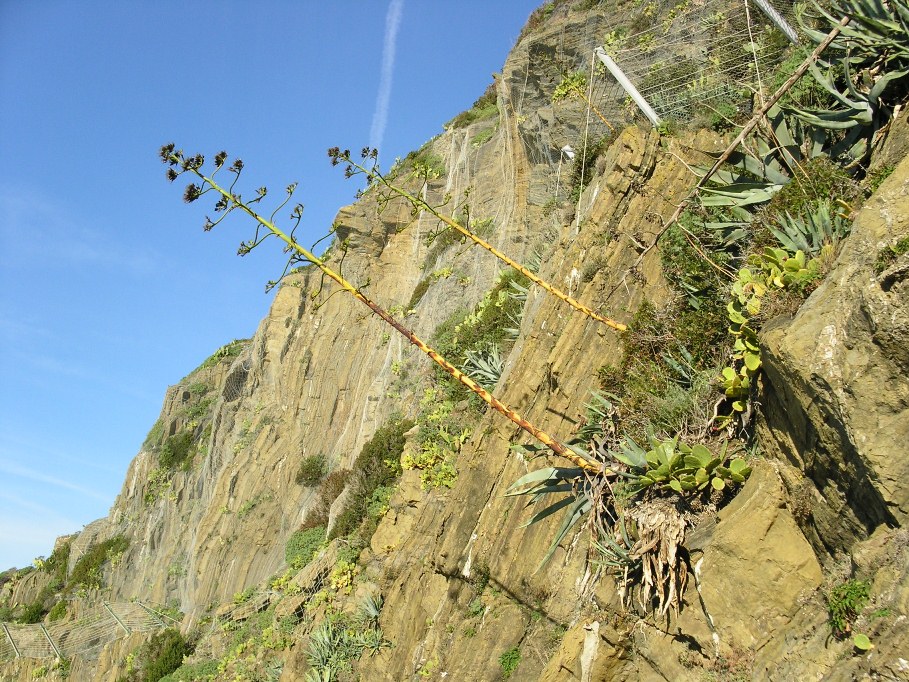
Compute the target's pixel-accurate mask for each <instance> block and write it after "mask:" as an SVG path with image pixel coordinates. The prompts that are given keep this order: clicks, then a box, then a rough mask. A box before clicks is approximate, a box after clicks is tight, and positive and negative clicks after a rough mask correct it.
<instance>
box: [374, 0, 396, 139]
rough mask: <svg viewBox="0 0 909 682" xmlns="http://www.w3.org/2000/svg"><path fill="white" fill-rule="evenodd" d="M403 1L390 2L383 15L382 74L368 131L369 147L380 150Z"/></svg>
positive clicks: (386, 115) (386, 120)
mask: <svg viewBox="0 0 909 682" xmlns="http://www.w3.org/2000/svg"><path fill="white" fill-rule="evenodd" d="M403 10H404V0H391V4H389V5H388V14H386V15H385V40H384V43H383V45H382V73H381V75H380V76H379V93H378V94H377V95H376V110H375V112H374V113H373V115H372V127H371V128H370V130H369V146H370V147H372V148H373V149H381V147H382V142H383V139H384V138H385V125H386V124H387V123H388V103H389V100H390V99H391V77H392V75H393V74H394V66H395V44H396V43H397V41H398V27H399V26H400V25H401V14H402V12H403Z"/></svg>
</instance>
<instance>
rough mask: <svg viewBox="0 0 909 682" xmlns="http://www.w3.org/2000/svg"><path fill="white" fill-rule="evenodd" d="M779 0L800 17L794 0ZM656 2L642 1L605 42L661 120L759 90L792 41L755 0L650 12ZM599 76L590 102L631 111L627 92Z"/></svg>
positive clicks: (788, 17)
mask: <svg viewBox="0 0 909 682" xmlns="http://www.w3.org/2000/svg"><path fill="white" fill-rule="evenodd" d="M775 5H776V9H777V10H778V14H779V15H782V18H783V19H784V20H785V21H786V22H787V23H788V24H790V25H791V24H793V23H795V22H794V20H793V19H794V18H793V16H792V14H793V12H792V5H791V4H790V3H789V2H777V3H775ZM656 6H657V3H656V2H651V3H649V4H647V5H645V6H644V9H643V10H642V12H641V14H640V15H639V17H638V19H637V20H636V21H635V22H633V23H632V24H631V25H629V26H617V27H615V28H612V29H610V31H609V32H608V33H607V35H606V38H605V41H604V45H603V47H604V49H605V51H606V53H607V54H609V55H610V56H611V57H612V58H613V59H614V60H615V61H616V63H618V65H619V67H620V68H621V69H622V71H624V73H625V75H626V76H627V77H628V79H629V80H630V81H631V82H632V83H633V84H634V85H635V87H636V88H637V89H638V91H639V92H640V93H641V95H643V97H644V98H645V99H646V100H647V101H648V103H649V104H650V106H651V107H653V109H654V110H655V111H656V112H657V114H658V115H659V116H660V117H661V118H671V119H688V118H690V117H691V116H693V115H695V114H696V113H697V110H698V109H703V108H705V107H711V105H716V104H720V103H722V102H724V101H725V102H735V101H736V100H740V99H742V95H743V93H752V92H757V91H759V90H760V89H761V86H763V85H766V84H764V83H763V82H762V78H763V77H765V76H766V74H767V73H768V72H769V71H770V70H771V68H772V67H773V65H774V64H776V63H777V62H778V61H779V60H780V59H781V57H782V55H783V52H784V51H785V50H786V48H787V47H788V46H789V44H790V43H789V39H788V38H787V37H786V35H785V34H784V33H783V32H782V31H781V30H780V29H779V28H777V27H776V26H775V25H774V23H773V22H771V20H770V19H768V17H767V15H766V14H765V13H764V12H763V11H761V10H760V9H759V8H758V7H757V6H756V5H755V4H754V3H753V2H744V1H743V2H739V3H730V2H724V1H723V0H706V1H705V2H701V3H695V2H692V1H691V0H687V1H685V2H680V3H679V4H677V5H675V6H674V7H673V8H672V9H670V10H669V11H668V12H666V11H665V10H663V11H657V10H655V9H651V10H648V8H654V7H656ZM600 74H601V76H603V77H601V78H599V79H597V80H599V81H601V82H602V85H601V86H600V88H599V89H598V91H597V93H596V97H594V98H592V100H593V101H594V102H597V103H600V104H601V107H602V109H604V110H607V111H609V112H614V115H616V114H624V116H623V117H627V116H628V114H633V113H634V112H633V109H631V108H630V107H631V105H630V102H629V99H628V96H627V94H626V93H625V91H624V90H623V89H622V88H621V87H620V86H619V84H618V83H617V82H616V81H615V80H614V79H612V78H611V77H609V74H603V73H602V70H601V71H600ZM713 108H715V106H714V107H713ZM719 113H724V112H722V111H720V112H719ZM726 113H727V115H728V114H731V113H733V112H726Z"/></svg>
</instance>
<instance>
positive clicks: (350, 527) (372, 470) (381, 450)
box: [331, 419, 414, 537]
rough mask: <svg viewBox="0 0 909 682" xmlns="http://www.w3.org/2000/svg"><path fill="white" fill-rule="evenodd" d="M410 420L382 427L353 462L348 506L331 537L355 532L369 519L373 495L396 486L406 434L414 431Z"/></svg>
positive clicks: (396, 421) (401, 420)
mask: <svg viewBox="0 0 909 682" xmlns="http://www.w3.org/2000/svg"><path fill="white" fill-rule="evenodd" d="M413 425H414V423H413V421H411V420H409V419H400V420H393V421H392V422H391V423H389V424H386V425H385V426H383V427H381V428H380V429H379V430H378V431H376V432H375V434H373V437H372V438H370V439H369V441H368V442H367V443H366V444H365V445H364V446H363V449H362V450H361V451H360V454H359V455H358V456H357V459H356V462H354V466H353V472H354V476H355V479H354V483H353V489H352V490H351V494H350V495H349V496H348V498H347V499H348V502H347V506H346V507H345V508H344V510H343V511H342V512H341V514H340V515H339V516H338V519H337V521H336V522H335V526H334V527H333V528H332V531H331V536H332V537H341V536H344V535H348V534H349V533H352V532H353V531H354V530H356V529H357V527H358V526H359V525H360V522H361V521H362V520H363V519H364V518H366V516H367V513H368V511H369V506H370V504H371V503H372V502H373V494H374V493H375V492H376V490H378V489H379V488H382V487H387V486H391V485H393V484H394V483H395V482H397V480H398V477H399V476H400V475H401V463H400V459H401V452H402V451H403V450H404V444H405V442H406V439H405V438H404V434H405V433H407V431H409V430H410V429H411V428H413Z"/></svg>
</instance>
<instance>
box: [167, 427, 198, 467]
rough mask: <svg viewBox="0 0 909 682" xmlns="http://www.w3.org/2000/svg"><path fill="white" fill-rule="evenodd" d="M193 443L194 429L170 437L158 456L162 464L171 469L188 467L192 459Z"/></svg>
mask: <svg viewBox="0 0 909 682" xmlns="http://www.w3.org/2000/svg"><path fill="white" fill-rule="evenodd" d="M193 443H194V440H193V434H192V431H181V432H180V433H177V434H174V435H173V436H171V437H170V438H168V439H167V440H166V441H164V445H163V446H162V447H161V454H160V455H159V456H158V461H159V462H160V464H161V466H162V467H164V468H165V469H168V470H170V471H175V470H177V469H178V468H186V466H187V465H188V464H189V462H190V461H191V459H192V455H193Z"/></svg>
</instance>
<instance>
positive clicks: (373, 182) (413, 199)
mask: <svg viewBox="0 0 909 682" xmlns="http://www.w3.org/2000/svg"><path fill="white" fill-rule="evenodd" d="M328 155H329V156H330V157H331V161H332V164H333V165H338V164H345V175H347V177H348V178H350V177H353V176H354V175H363V176H364V177H365V178H366V182H367V184H368V185H369V186H370V187H372V186H377V185H381V186H383V187H385V188H386V189H387V190H389V191H391V192H392V193H393V194H395V195H397V196H399V197H401V198H402V199H404V200H405V201H406V202H408V203H409V204H410V205H411V206H412V207H413V209H414V211H416V212H419V211H427V212H428V213H431V214H432V215H434V216H435V217H436V218H438V219H439V220H440V221H442V223H444V224H445V225H447V226H448V227H450V228H451V229H453V230H455V231H456V232H459V233H460V234H462V235H463V236H465V237H467V238H468V239H470V240H471V241H473V242H474V243H475V244H477V245H478V246H480V247H482V248H484V249H486V250H487V251H488V252H489V253H491V254H492V255H493V256H495V257H496V258H498V259H499V260H500V261H502V262H503V263H505V264H506V265H508V266H509V267H512V268H514V269H515V270H517V271H518V272H520V273H521V274H522V275H524V276H525V277H527V278H528V279H529V280H530V281H531V282H533V283H534V284H537V285H539V286H540V287H542V288H543V289H545V290H546V291H548V292H549V293H550V294H552V295H553V296H555V297H556V298H558V299H560V300H562V301H564V302H565V303H567V304H568V305H570V306H571V307H572V308H574V309H575V310H577V311H579V312H582V313H584V314H585V315H587V316H588V317H590V318H592V319H594V320H597V321H598V322H602V323H603V324H605V325H607V326H609V327H612V328H613V329H616V330H618V331H625V330H626V329H627V327H626V326H625V325H624V324H622V323H621V322H616V321H615V320H611V319H609V318H608V317H604V316H603V315H600V314H599V313H597V312H596V311H594V310H592V309H590V308H588V307H587V306H585V305H584V304H583V303H581V302H579V301H577V300H575V299H574V298H572V297H571V296H569V295H568V294H566V293H565V292H563V291H561V290H559V289H557V288H555V287H554V286H553V285H552V284H550V283H549V282H547V281H546V280H544V279H542V278H541V277H540V276H539V275H537V274H536V273H535V272H533V271H532V270H530V269H528V268H527V267H525V266H523V265H521V264H520V263H518V262H517V261H514V260H512V259H511V258H509V257H508V256H506V255H505V254H504V253H502V252H501V251H499V250H498V249H497V248H495V247H494V246H493V245H492V244H490V243H489V242H487V241H485V240H484V239H482V238H481V237H479V236H478V235H476V234H474V233H473V232H471V231H470V230H469V229H468V228H467V227H465V226H464V225H461V223H459V222H458V221H457V220H455V219H454V218H453V217H451V216H450V215H446V214H445V213H442V212H441V211H440V210H439V209H438V207H436V206H433V205H432V204H431V203H429V202H428V201H427V200H426V199H424V198H423V197H422V196H420V194H419V193H416V194H413V193H411V192H408V191H407V190H406V189H404V188H403V187H400V186H399V185H396V184H394V183H393V182H392V181H391V180H390V179H389V178H388V176H387V175H385V174H383V173H382V172H381V171H380V170H379V166H378V162H377V153H376V150H374V149H369V148H365V149H363V152H362V154H361V157H362V162H360V161H357V160H355V159H354V158H353V157H352V156H351V154H350V150H348V149H345V150H341V149H339V148H338V147H333V148H332V149H329V150H328Z"/></svg>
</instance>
